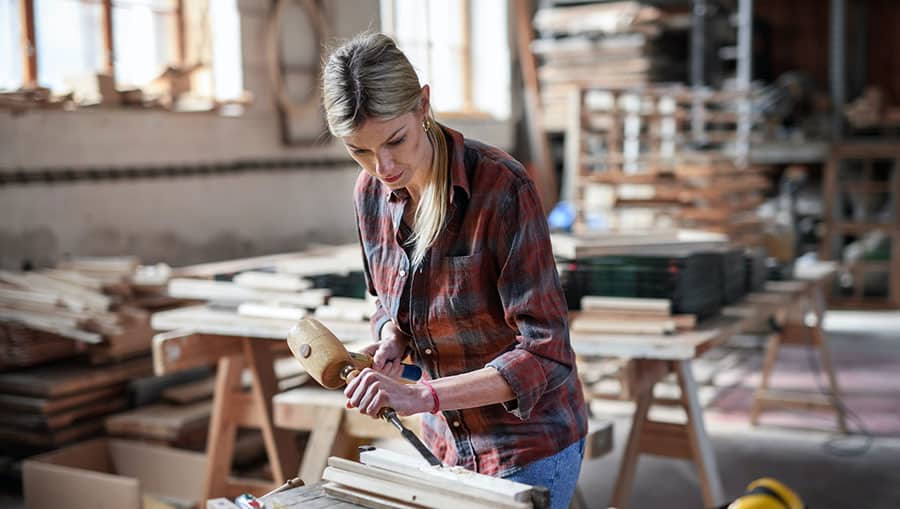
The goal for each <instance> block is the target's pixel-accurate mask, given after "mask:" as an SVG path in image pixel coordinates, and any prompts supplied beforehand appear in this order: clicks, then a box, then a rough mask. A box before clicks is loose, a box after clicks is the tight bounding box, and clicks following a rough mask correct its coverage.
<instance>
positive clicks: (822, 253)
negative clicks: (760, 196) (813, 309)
mask: <svg viewBox="0 0 900 509" xmlns="http://www.w3.org/2000/svg"><path fill="white" fill-rule="evenodd" d="M876 161H878V162H879V164H885V163H886V164H890V165H891V168H890V170H889V173H888V175H887V179H885V178H884V177H885V175H884V174H883V173H882V174H881V175H880V176H879V177H880V178H878V179H876V178H875V176H876V175H875V171H874V169H875V167H876V164H875V162H876ZM848 164H852V166H848ZM848 169H849V170H852V171H848ZM898 172H900V146H897V145H896V144H887V143H872V142H845V143H841V144H838V145H835V146H834V147H833V150H832V153H831V157H830V159H829V160H828V164H827V165H826V167H825V178H824V189H823V193H822V194H823V196H824V198H825V204H824V205H825V207H824V209H825V217H824V219H825V234H824V235H823V242H822V245H821V246H820V249H819V257H820V258H821V259H824V260H841V259H842V257H843V252H844V249H845V248H846V247H847V246H846V244H845V242H846V238H845V236H846V235H848V234H850V235H855V236H858V237H860V240H861V239H863V238H865V237H866V235H867V234H870V233H874V232H881V233H882V234H884V235H885V236H886V237H887V242H889V249H890V259H889V260H888V261H876V260H871V261H870V260H857V261H851V262H847V263H846V266H845V268H846V269H848V270H849V271H850V273H851V274H852V275H853V286H852V288H851V295H847V294H846V293H845V292H843V291H840V292H834V294H833V295H832V297H831V303H832V305H835V306H841V307H850V308H858V309H885V308H897V307H898V306H900V254H898V252H897V250H898V249H900V201H898V200H900V174H898ZM884 194H887V195H889V199H888V201H887V202H886V203H885V205H887V206H890V207H891V210H890V212H891V219H890V221H887V222H872V221H853V220H846V219H844V218H843V217H841V215H842V212H843V210H844V209H845V208H846V207H845V205H844V200H846V199H848V195H850V196H851V197H852V196H858V197H859V199H858V200H854V201H855V203H853V204H852V205H853V206H854V207H856V208H857V210H864V211H867V212H868V213H870V214H871V213H872V212H871V211H870V210H869V209H870V207H871V205H872V200H871V199H872V197H873V195H884ZM878 213H879V214H881V213H883V211H879V212H878ZM870 238H871V237H870ZM873 274H876V275H880V276H881V277H885V276H886V277H887V281H886V283H885V284H886V292H887V295H886V296H881V295H879V296H873V295H867V293H868V292H867V290H870V288H867V283H871V279H868V278H867V277H866V276H871V275H873ZM867 279H868V281H867Z"/></svg>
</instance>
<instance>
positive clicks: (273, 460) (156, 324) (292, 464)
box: [151, 306, 370, 499]
mask: <svg viewBox="0 0 900 509" xmlns="http://www.w3.org/2000/svg"><path fill="white" fill-rule="evenodd" d="M322 321H323V323H325V324H326V326H328V327H329V328H330V329H331V330H332V331H334V332H335V334H337V335H338V337H340V338H341V339H342V340H345V341H348V342H352V341H356V342H357V343H358V344H364V343H366V342H368V341H369V336H370V332H369V324H368V323H367V322H356V323H354V322H342V321H338V320H322ZM295 323H296V322H295V321H293V320H280V319H270V318H251V317H245V316H241V315H238V314H237V312H236V311H234V310H229V309H221V308H213V307H210V306H194V307H186V308H179V309H174V310H170V311H162V312H159V313H155V314H154V315H153V317H152V319H151V326H152V327H153V329H154V330H161V331H168V332H165V333H162V334H157V335H156V337H154V341H153V362H154V371H155V373H156V374H157V375H162V374H165V373H173V372H177V371H181V370H186V369H190V368H193V367H196V366H206V365H216V366H217V370H216V384H215V389H214V392H213V408H212V415H211V416H210V421H209V435H208V438H207V446H206V455H207V467H206V482H205V488H204V493H205V495H204V496H205V498H207V499H209V498H213V497H220V496H224V497H229V498H232V499H233V498H235V497H237V496H238V495H240V494H241V493H245V492H249V493H264V492H267V491H269V490H270V489H272V488H274V487H275V486H278V485H281V484H282V483H283V482H284V481H285V480H287V479H289V478H291V477H294V476H295V475H296V473H297V471H298V465H299V458H300V456H299V454H298V452H297V448H296V446H295V444H294V440H293V432H292V431H290V430H286V429H279V428H278V427H277V426H275V424H274V421H273V403H272V398H273V396H275V394H276V393H277V392H278V384H277V380H276V378H275V372H274V367H273V363H274V360H275V358H276V357H278V356H287V355H290V351H289V349H288V347H287V341H286V340H285V339H286V338H287V335H288V331H290V328H291V327H293V326H294V324H295ZM351 348H352V347H351ZM244 368H247V369H248V371H249V372H250V375H251V390H250V391H249V393H246V392H244V391H243V389H242V386H241V382H240V379H241V372H242V371H243V369H244ZM238 427H243V428H254V429H259V430H260V431H261V432H262V435H263V441H264V443H265V448H266V454H267V457H268V460H269V464H270V466H271V470H272V477H273V480H274V482H272V483H270V482H265V481H258V480H251V479H232V478H229V472H230V469H231V461H232V455H233V452H234V443H235V438H236V434H237V429H238Z"/></svg>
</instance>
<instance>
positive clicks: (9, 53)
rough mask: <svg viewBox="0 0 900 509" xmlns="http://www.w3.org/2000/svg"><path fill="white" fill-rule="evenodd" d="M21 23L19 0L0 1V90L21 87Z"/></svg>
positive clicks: (22, 70)
mask: <svg viewBox="0 0 900 509" xmlns="http://www.w3.org/2000/svg"><path fill="white" fill-rule="evenodd" d="M21 23H22V22H21V20H20V19H19V0H0V90H15V89H17V88H19V87H21V86H22V81H23V78H24V76H23V75H24V69H23V66H24V65H25V64H24V62H22V56H23V55H22V39H21V33H22V32H21Z"/></svg>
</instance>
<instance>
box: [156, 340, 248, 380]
mask: <svg viewBox="0 0 900 509" xmlns="http://www.w3.org/2000/svg"><path fill="white" fill-rule="evenodd" d="M243 351H244V350H243V345H242V343H241V338H239V337H237V336H215V335H212V334H195V333H194V332H193V331H188V330H174V331H169V332H164V333H160V334H157V335H155V336H153V371H154V373H156V375H157V376H159V375H165V374H167V373H177V372H179V371H184V370H186V369H190V368H195V367H198V366H212V365H214V364H216V363H218V362H219V360H220V359H221V358H223V357H230V356H235V355H240V354H242V353H243Z"/></svg>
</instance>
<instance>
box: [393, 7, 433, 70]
mask: <svg viewBox="0 0 900 509" xmlns="http://www.w3.org/2000/svg"><path fill="white" fill-rule="evenodd" d="M426 14H427V3H426V2H422V1H421V0H395V2H394V15H395V17H394V23H395V28H396V30H397V33H396V34H394V38H395V40H396V41H397V45H398V46H399V47H400V49H402V50H403V52H404V53H406V57H407V58H409V61H410V62H411V63H412V65H413V67H415V69H416V72H417V73H419V81H420V82H421V83H428V82H430V81H431V65H430V62H429V60H428V57H429V55H428V17H427V15H426Z"/></svg>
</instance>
